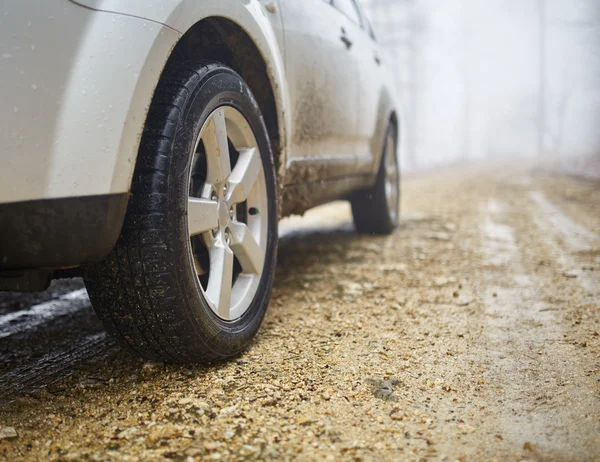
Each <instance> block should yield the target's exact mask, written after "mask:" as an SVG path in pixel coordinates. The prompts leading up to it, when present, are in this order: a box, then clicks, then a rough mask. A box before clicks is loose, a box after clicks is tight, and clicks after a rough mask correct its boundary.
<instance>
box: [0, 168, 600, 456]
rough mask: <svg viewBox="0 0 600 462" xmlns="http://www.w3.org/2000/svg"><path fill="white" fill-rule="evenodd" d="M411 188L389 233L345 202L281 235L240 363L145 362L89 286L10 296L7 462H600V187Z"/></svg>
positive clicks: (435, 182)
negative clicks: (102, 316)
mask: <svg viewBox="0 0 600 462" xmlns="http://www.w3.org/2000/svg"><path fill="white" fill-rule="evenodd" d="M403 189H404V191H403V213H404V221H403V224H402V227H401V229H400V230H399V231H398V232H397V233H395V234H394V235H393V236H390V237H360V236H357V235H355V234H354V232H353V229H352V225H351V221H350V213H349V208H348V206H347V205H346V204H344V203H337V204H331V205H328V206H326V207H324V208H321V209H320V210H317V211H315V212H314V213H310V214H309V215H308V216H307V217H306V219H305V220H303V221H300V222H298V220H292V221H291V222H288V223H286V224H285V225H283V226H282V228H283V231H282V232H283V234H284V236H283V237H282V240H281V246H280V252H279V266H278V275H277V280H276V287H275V291H274V294H273V298H272V302H271V306H270V308H269V314H268V315H267V319H266V321H265V323H264V326H263V328H262V331H261V333H260V335H259V337H258V339H257V340H256V342H255V343H254V344H253V346H252V347H251V349H250V350H249V351H248V352H247V353H246V354H244V355H242V356H241V357H239V358H238V359H236V360H234V361H231V362H230V363H227V364H222V365H219V366H215V367H206V368H201V367H182V366H170V365H167V366H164V365H161V364H150V363H144V361H142V360H138V359H136V358H133V357H132V356H130V355H128V354H127V353H125V352H123V351H121V350H120V349H118V348H117V347H115V346H114V344H113V343H112V342H111V341H110V340H109V339H107V338H106V336H105V334H104V333H103V330H102V327H101V326H100V324H99V322H98V321H97V320H96V318H95V316H94V314H93V311H92V310H91V308H90V306H89V303H88V301H87V298H86V295H85V292H84V291H83V290H82V286H81V285H80V284H79V283H78V282H77V281H74V282H68V283H66V282H63V283H59V284H56V285H55V286H53V289H52V290H51V291H50V292H48V293H46V294H42V295H37V296H35V297H31V296H30V297H23V296H20V297H13V296H6V295H5V296H3V297H2V298H0V354H1V355H2V364H1V365H0V394H2V395H3V396H4V401H3V404H2V407H1V410H0V426H3V428H0V436H12V437H11V438H6V437H4V438H2V439H0V458H5V459H7V460H22V459H30V460H42V459H56V460H85V459H92V460H106V459H114V460H139V459H144V460H155V459H162V458H170V459H174V460H200V459H202V460H205V459H214V460H218V459H223V460H234V459H237V460H242V459H244V460H245V459H251V458H261V459H284V460H285V459H301V460H323V459H325V460H362V459H364V460H404V459H407V460H457V459H458V460H482V459H487V460H490V459H496V460H523V459H532V460H600V336H599V334H600V236H599V235H600V184H599V183H597V182H596V183H594V182H591V181H583V180H577V179H574V178H569V177H557V176H548V175H533V174H531V173H525V172H524V171H516V170H506V171H502V170H499V169H495V170H493V171H492V170H487V171H481V170H472V171H461V172H450V173H449V172H446V173H439V174H429V175H425V176H421V177H418V178H409V179H407V180H406V181H405V183H404V187H403ZM15 305H16V306H18V307H20V308H21V311H18V312H15V311H14V307H15ZM9 307H10V309H9ZM40 387H42V388H40ZM7 427H8V428H7ZM13 429H14V432H15V433H16V436H15V434H14V433H13Z"/></svg>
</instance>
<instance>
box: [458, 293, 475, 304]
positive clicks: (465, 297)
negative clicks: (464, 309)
mask: <svg viewBox="0 0 600 462" xmlns="http://www.w3.org/2000/svg"><path fill="white" fill-rule="evenodd" d="M474 301H475V298H474V297H471V296H470V295H461V296H460V297H458V300H456V302H455V303H456V305H458V306H467V305H469V304H471V303H473V302H474Z"/></svg>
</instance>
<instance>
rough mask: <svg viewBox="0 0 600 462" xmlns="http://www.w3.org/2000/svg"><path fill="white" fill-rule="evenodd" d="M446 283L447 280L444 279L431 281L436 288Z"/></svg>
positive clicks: (439, 278)
mask: <svg viewBox="0 0 600 462" xmlns="http://www.w3.org/2000/svg"><path fill="white" fill-rule="evenodd" d="M448 282H449V281H448V279H447V278H445V277H437V278H435V279H434V280H433V283H434V284H435V285H436V286H438V287H442V286H445V285H446V284H448Z"/></svg>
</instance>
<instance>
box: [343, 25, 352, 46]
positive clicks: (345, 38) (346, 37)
mask: <svg viewBox="0 0 600 462" xmlns="http://www.w3.org/2000/svg"><path fill="white" fill-rule="evenodd" d="M340 40H341V41H342V42H343V43H344V45H346V50H349V49H350V48H352V40H350V39H349V38H348V36H347V35H346V30H345V29H344V28H343V27H342V36H341V37H340Z"/></svg>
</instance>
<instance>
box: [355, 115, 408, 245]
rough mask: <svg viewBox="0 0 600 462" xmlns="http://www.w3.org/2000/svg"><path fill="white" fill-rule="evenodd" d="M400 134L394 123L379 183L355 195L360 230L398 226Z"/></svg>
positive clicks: (387, 231)
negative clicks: (398, 139) (398, 149)
mask: <svg viewBox="0 0 600 462" xmlns="http://www.w3.org/2000/svg"><path fill="white" fill-rule="evenodd" d="M397 136H398V135H397V129H396V126H395V125H394V124H390V125H389V127H388V130H387V134H386V138H385V144H384V148H383V154H382V156H381V165H380V167H379V171H378V173H377V179H376V181H375V184H374V185H373V186H372V187H371V188H369V189H364V190H360V191H356V192H355V193H354V194H353V195H352V198H351V201H350V202H351V204H352V215H353V216H354V224H355V226H356V230H357V231H358V232H359V233H363V234H390V233H391V232H392V231H394V229H396V227H397V226H398V220H399V216H400V163H399V159H398V153H397V148H396V146H397V144H398V143H397Z"/></svg>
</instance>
